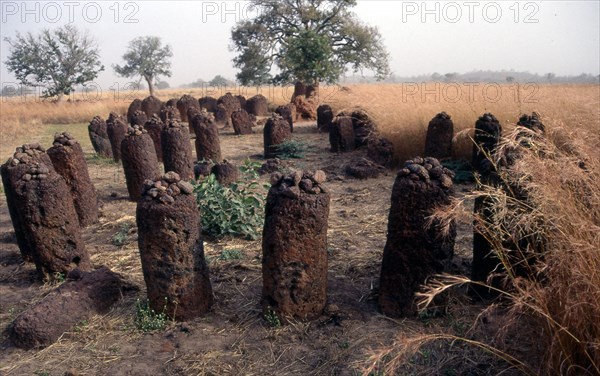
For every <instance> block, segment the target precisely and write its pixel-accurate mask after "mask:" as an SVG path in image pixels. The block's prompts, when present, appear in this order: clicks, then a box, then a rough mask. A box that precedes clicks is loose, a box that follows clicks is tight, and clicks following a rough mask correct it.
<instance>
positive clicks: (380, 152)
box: [367, 137, 394, 168]
mask: <svg viewBox="0 0 600 376" xmlns="http://www.w3.org/2000/svg"><path fill="white" fill-rule="evenodd" d="M367 158H369V159H370V160H372V161H373V162H375V163H377V164H379V165H381V166H383V167H387V168H390V167H392V165H393V164H394V145H393V144H392V143H391V142H390V141H389V140H388V139H387V138H382V137H372V138H371V139H370V140H369V143H368V145H367Z"/></svg>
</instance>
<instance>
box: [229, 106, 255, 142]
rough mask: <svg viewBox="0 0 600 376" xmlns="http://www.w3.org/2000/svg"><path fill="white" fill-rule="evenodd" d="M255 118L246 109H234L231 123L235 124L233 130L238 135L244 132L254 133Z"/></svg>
mask: <svg viewBox="0 0 600 376" xmlns="http://www.w3.org/2000/svg"><path fill="white" fill-rule="evenodd" d="M254 121H255V119H253V118H252V116H251V115H250V114H249V113H248V112H246V110H243V109H241V108H240V109H238V110H235V111H233V113H232V114H231V123H232V124H233V131H234V132H235V134H237V135H243V134H252V133H254V131H253V130H252V127H253V126H254Z"/></svg>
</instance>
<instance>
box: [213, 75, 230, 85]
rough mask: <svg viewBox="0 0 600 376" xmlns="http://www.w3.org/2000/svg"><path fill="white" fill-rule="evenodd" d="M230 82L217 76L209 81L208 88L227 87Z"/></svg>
mask: <svg viewBox="0 0 600 376" xmlns="http://www.w3.org/2000/svg"><path fill="white" fill-rule="evenodd" d="M231 83H232V82H231V81H229V80H228V79H226V78H225V77H223V76H221V75H220V74H217V75H216V76H215V77H214V78H213V79H212V80H210V81H209V83H208V84H209V85H210V86H228V85H229V84H231Z"/></svg>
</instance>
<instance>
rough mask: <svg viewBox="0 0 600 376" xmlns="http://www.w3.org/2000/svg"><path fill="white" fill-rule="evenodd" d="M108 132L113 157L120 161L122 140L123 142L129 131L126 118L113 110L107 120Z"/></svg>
mask: <svg viewBox="0 0 600 376" xmlns="http://www.w3.org/2000/svg"><path fill="white" fill-rule="evenodd" d="M106 132H107V133H108V138H109V139H110V147H111V149H112V155H113V159H114V160H115V162H119V161H120V160H121V142H123V139H124V138H125V133H127V123H126V122H125V119H124V118H123V117H122V116H120V115H117V114H116V113H114V112H111V113H110V115H109V116H108V119H107V120H106Z"/></svg>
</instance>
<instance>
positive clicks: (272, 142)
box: [263, 114, 292, 158]
mask: <svg viewBox="0 0 600 376" xmlns="http://www.w3.org/2000/svg"><path fill="white" fill-rule="evenodd" d="M263 132H264V134H263V138H264V150H265V158H275V157H276V156H277V145H279V144H281V143H282V142H284V141H285V140H288V139H290V138H291V137H292V133H291V130H290V124H289V123H288V122H287V120H285V119H284V118H282V117H281V116H279V115H276V114H273V116H271V117H270V118H269V120H267V123H266V124H265V128H264V129H263Z"/></svg>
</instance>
